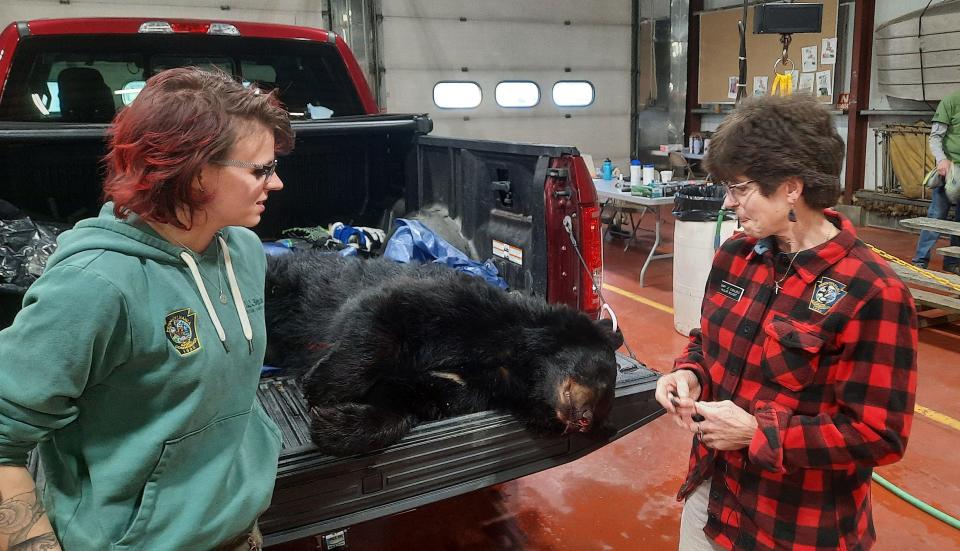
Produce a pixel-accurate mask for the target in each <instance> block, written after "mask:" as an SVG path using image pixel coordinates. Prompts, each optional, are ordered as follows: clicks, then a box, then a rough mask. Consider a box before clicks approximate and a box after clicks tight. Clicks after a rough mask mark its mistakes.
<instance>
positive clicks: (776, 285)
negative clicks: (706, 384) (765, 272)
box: [773, 251, 800, 295]
mask: <svg viewBox="0 0 960 551" xmlns="http://www.w3.org/2000/svg"><path fill="white" fill-rule="evenodd" d="M798 254H800V251H797V252H795V253H793V256H792V257H790V264H787V271H785V272H783V277H781V278H780V279H779V280H777V281H774V282H773V285H774V289H773V294H775V295H779V294H780V289H782V288H783V287H781V286H780V284H781V283H783V280H785V279H787V276H788V275H790V268H792V267H793V261H794V260H796V259H797V255H798ZM773 273H774V274H776V273H777V272H776V269H774V272H773ZM774 277H776V275H774Z"/></svg>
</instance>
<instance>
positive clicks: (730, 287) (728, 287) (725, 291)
mask: <svg viewBox="0 0 960 551" xmlns="http://www.w3.org/2000/svg"><path fill="white" fill-rule="evenodd" d="M720 294H721V295H723V296H725V297H728V298H732V299H733V300H735V301H737V302H740V299H741V298H743V287H737V286H736V285H734V284H733V283H730V282H729V281H723V280H720Z"/></svg>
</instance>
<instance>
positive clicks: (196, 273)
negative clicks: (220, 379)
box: [180, 251, 230, 353]
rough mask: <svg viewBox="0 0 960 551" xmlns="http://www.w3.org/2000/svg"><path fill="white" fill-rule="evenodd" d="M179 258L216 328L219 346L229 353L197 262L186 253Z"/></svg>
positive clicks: (225, 336)
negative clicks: (184, 265) (188, 272)
mask: <svg viewBox="0 0 960 551" xmlns="http://www.w3.org/2000/svg"><path fill="white" fill-rule="evenodd" d="M180 258H182V259H183V261H184V263H186V265H187V267H188V268H190V273H191V274H192V275H193V281H194V283H196V284H197V289H199V290H200V298H201V299H203V305H204V306H205V307H206V309H207V314H209V315H210V319H211V320H213V326H214V327H216V328H217V336H218V337H220V344H222V345H223V349H224V350H225V351H226V352H227V353H229V352H230V349H229V348H227V334H226V333H224V331H223V325H221V324H220V318H218V317H217V311H216V310H214V309H213V303H212V302H210V295H208V294H207V287H206V286H205V285H204V284H203V278H202V277H200V269H199V268H197V261H196V260H194V259H193V257H192V256H191V255H190V253H188V252H187V251H183V252H182V253H180Z"/></svg>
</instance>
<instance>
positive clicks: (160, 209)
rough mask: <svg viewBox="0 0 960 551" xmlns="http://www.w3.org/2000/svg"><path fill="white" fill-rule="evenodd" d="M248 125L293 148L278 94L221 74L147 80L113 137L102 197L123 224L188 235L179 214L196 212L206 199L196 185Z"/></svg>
mask: <svg viewBox="0 0 960 551" xmlns="http://www.w3.org/2000/svg"><path fill="white" fill-rule="evenodd" d="M251 122H257V123H260V124H262V125H264V126H266V127H267V128H269V129H271V130H272V131H273V136H274V140H275V144H276V145H275V149H276V151H277V153H278V154H284V153H287V152H289V151H290V150H291V149H293V129H292V128H291V127H290V118H289V115H288V114H287V112H286V110H284V109H283V107H282V105H281V104H280V101H279V100H278V99H277V97H276V96H275V95H274V94H273V93H269V94H267V93H261V92H260V91H258V90H257V89H256V88H255V87H253V86H251V87H249V88H244V87H243V86H242V85H241V84H240V83H239V82H237V81H235V80H234V79H233V78H231V77H230V76H229V75H227V74H226V73H224V72H222V71H208V70H200V69H197V68H193V67H190V68H187V67H181V68H176V69H169V70H166V71H163V72H161V73H158V74H156V75H154V76H153V77H152V78H150V79H149V80H148V81H147V83H146V86H145V87H144V88H143V90H141V91H140V94H139V95H138V96H137V98H136V99H135V100H134V101H133V102H132V103H131V104H130V105H129V106H127V107H126V108H125V109H123V110H122V111H120V113H119V114H118V115H117V116H116V118H115V119H114V120H113V125H112V126H111V128H110V130H109V132H108V143H107V155H106V157H105V158H104V160H105V162H106V165H107V176H106V180H105V181H104V184H103V193H104V197H105V198H107V199H109V200H112V201H113V202H114V207H113V211H114V214H116V216H117V217H118V218H126V217H127V216H128V215H129V213H131V212H135V213H137V214H138V215H139V216H141V217H143V218H147V219H150V220H153V221H156V222H160V223H167V224H173V225H175V226H177V227H179V228H182V229H189V227H188V226H186V225H184V223H183V222H181V221H180V220H179V219H178V218H177V212H178V209H184V210H186V213H187V214H188V215H189V216H190V220H192V219H193V214H194V212H195V211H196V210H197V209H198V208H200V207H202V206H203V205H204V204H206V202H207V201H208V200H209V197H207V196H206V195H205V194H203V193H198V192H195V191H194V189H193V185H192V184H193V181H194V179H195V178H196V177H197V176H198V175H199V174H200V170H201V169H202V168H203V166H204V165H205V164H206V163H207V162H209V161H212V160H222V159H223V158H224V156H225V155H226V154H227V152H228V151H229V150H230V148H231V147H232V146H233V145H234V144H235V143H236V142H237V139H238V138H239V137H241V135H242V134H241V132H242V131H243V130H244V129H245V128H248V125H249V124H250V123H251Z"/></svg>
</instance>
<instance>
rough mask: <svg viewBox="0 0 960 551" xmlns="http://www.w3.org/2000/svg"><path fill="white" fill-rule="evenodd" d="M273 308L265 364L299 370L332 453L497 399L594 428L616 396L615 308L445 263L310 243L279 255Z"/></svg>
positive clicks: (522, 413) (533, 419) (379, 443)
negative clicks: (313, 248)
mask: <svg viewBox="0 0 960 551" xmlns="http://www.w3.org/2000/svg"><path fill="white" fill-rule="evenodd" d="M266 319H267V331H268V343H269V346H268V358H267V360H268V363H271V364H272V365H277V366H280V367H286V368H288V369H292V370H295V371H297V372H300V373H303V376H302V379H301V383H302V386H303V389H304V393H305V395H306V398H307V401H308V403H309V404H310V405H311V413H312V417H313V419H312V427H311V432H312V437H313V440H314V442H315V443H316V445H317V446H318V447H319V448H320V449H321V450H322V451H324V452H326V453H330V454H333V455H347V454H352V453H360V452H365V451H369V450H373V449H376V448H380V447H383V446H387V445H389V444H392V443H393V442H396V441H397V440H399V439H400V438H401V437H403V435H405V434H406V433H407V432H409V430H410V429H411V428H413V427H414V426H415V425H416V424H417V423H419V422H422V421H428V420H435V419H440V418H443V417H449V416H454V415H461V414H464V413H470V412H476V411H483V410H487V409H503V410H507V411H510V412H513V413H514V414H515V415H517V416H518V417H519V418H520V419H522V420H523V421H524V422H525V423H526V424H527V426H528V427H529V428H531V429H533V430H535V431H536V432H539V433H543V432H557V433H559V432H561V431H564V430H567V431H569V430H578V431H581V432H587V431H589V430H591V429H594V428H595V427H597V426H600V425H602V424H603V420H604V418H605V416H606V414H607V413H608V412H609V409H610V407H611V406H612V402H613V392H614V386H615V382H616V360H615V357H614V350H616V348H618V347H619V346H620V345H621V344H622V343H623V339H622V336H621V335H620V334H619V333H613V332H612V331H611V326H610V324H609V322H608V321H606V320H605V321H602V322H594V321H591V320H590V319H588V318H587V317H586V316H584V315H583V314H581V313H579V312H576V311H574V310H572V309H570V308H566V307H560V306H555V305H549V304H546V303H544V302H543V301H542V300H539V299H535V298H529V297H523V296H519V295H515V294H508V293H506V292H504V291H501V290H499V289H497V288H495V287H493V286H491V285H489V284H487V283H485V282H484V281H482V280H481V279H479V278H476V277H473V276H468V275H464V274H461V273H458V272H455V271H453V270H450V269H448V268H445V267H443V266H438V265H424V266H409V265H400V264H396V263H393V262H390V261H387V260H359V259H345V258H340V257H337V256H333V255H318V254H310V253H303V254H296V255H286V256H282V257H277V258H271V259H270V262H269V265H268V273H267V300H266ZM565 391H569V393H568V394H565ZM561 417H563V418H564V419H563V420H561Z"/></svg>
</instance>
